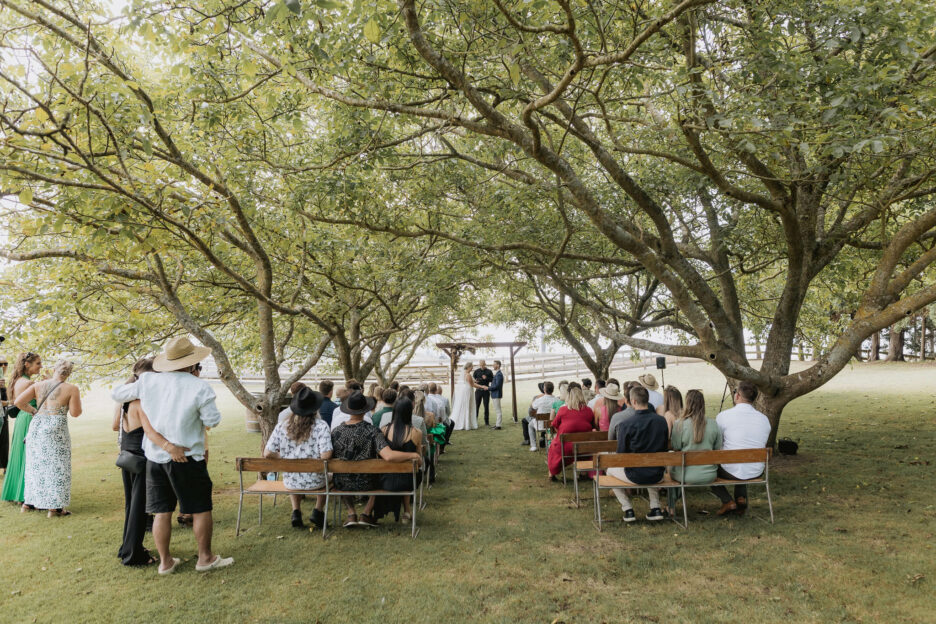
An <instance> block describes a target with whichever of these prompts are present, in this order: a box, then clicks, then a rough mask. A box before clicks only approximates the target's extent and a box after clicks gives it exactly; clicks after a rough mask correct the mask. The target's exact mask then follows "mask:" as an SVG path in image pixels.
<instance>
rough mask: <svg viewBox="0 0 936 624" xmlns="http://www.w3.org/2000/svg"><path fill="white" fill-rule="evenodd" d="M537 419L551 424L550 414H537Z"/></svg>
mask: <svg viewBox="0 0 936 624" xmlns="http://www.w3.org/2000/svg"><path fill="white" fill-rule="evenodd" d="M536 420H539V421H542V422H544V423H546V424H549V422H550V414H537V415H536Z"/></svg>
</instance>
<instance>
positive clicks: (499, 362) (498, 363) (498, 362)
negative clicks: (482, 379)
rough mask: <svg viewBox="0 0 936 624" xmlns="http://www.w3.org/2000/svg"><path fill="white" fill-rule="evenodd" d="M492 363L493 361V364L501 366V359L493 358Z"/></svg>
mask: <svg viewBox="0 0 936 624" xmlns="http://www.w3.org/2000/svg"><path fill="white" fill-rule="evenodd" d="M494 363H495V364H497V365H498V366H502V364H501V361H500V360H494Z"/></svg>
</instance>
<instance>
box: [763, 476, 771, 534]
mask: <svg viewBox="0 0 936 624" xmlns="http://www.w3.org/2000/svg"><path fill="white" fill-rule="evenodd" d="M764 487H765V488H766V489H767V508H768V509H769V510H770V524H773V501H772V500H771V499H770V482H766V483H764Z"/></svg>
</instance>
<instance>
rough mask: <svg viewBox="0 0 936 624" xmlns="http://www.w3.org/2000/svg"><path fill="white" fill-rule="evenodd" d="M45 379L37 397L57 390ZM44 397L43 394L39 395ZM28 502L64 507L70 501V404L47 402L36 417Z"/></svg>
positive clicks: (29, 438)
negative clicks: (57, 404) (54, 404)
mask: <svg viewBox="0 0 936 624" xmlns="http://www.w3.org/2000/svg"><path fill="white" fill-rule="evenodd" d="M48 384H49V382H45V383H44V384H43V385H44V386H45V387H43V388H37V389H36V396H37V397H40V393H41V394H42V395H43V396H44V395H45V393H47V392H54V390H55V386H54V385H53V386H52V387H50V386H49V385H48ZM40 400H42V397H40ZM25 465H26V484H25V485H26V491H25V502H26V504H27V505H33V506H34V507H36V508H38V509H63V508H65V507H68V505H70V504H71V436H70V435H69V433H68V404H67V403H66V404H65V405H59V406H51V405H49V401H46V402H45V403H43V404H42V406H41V407H40V408H39V411H38V412H36V414H35V415H34V416H33V419H32V423H31V424H30V425H29V433H28V434H26V462H25Z"/></svg>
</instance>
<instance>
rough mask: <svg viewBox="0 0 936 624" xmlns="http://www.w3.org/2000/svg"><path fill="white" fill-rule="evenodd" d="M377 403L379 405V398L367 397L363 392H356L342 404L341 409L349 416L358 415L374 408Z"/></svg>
mask: <svg viewBox="0 0 936 624" xmlns="http://www.w3.org/2000/svg"><path fill="white" fill-rule="evenodd" d="M375 405H377V399H375V398H373V397H366V396H364V395H363V394H362V393H361V392H354V393H352V394H351V395H350V396H349V397H348V398H347V399H345V400H344V402H343V403H342V404H341V411H342V412H344V413H345V414H347V415H348V416H358V415H360V414H366V413H367V412H369V411H371V410H373V409H374V406H375Z"/></svg>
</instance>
